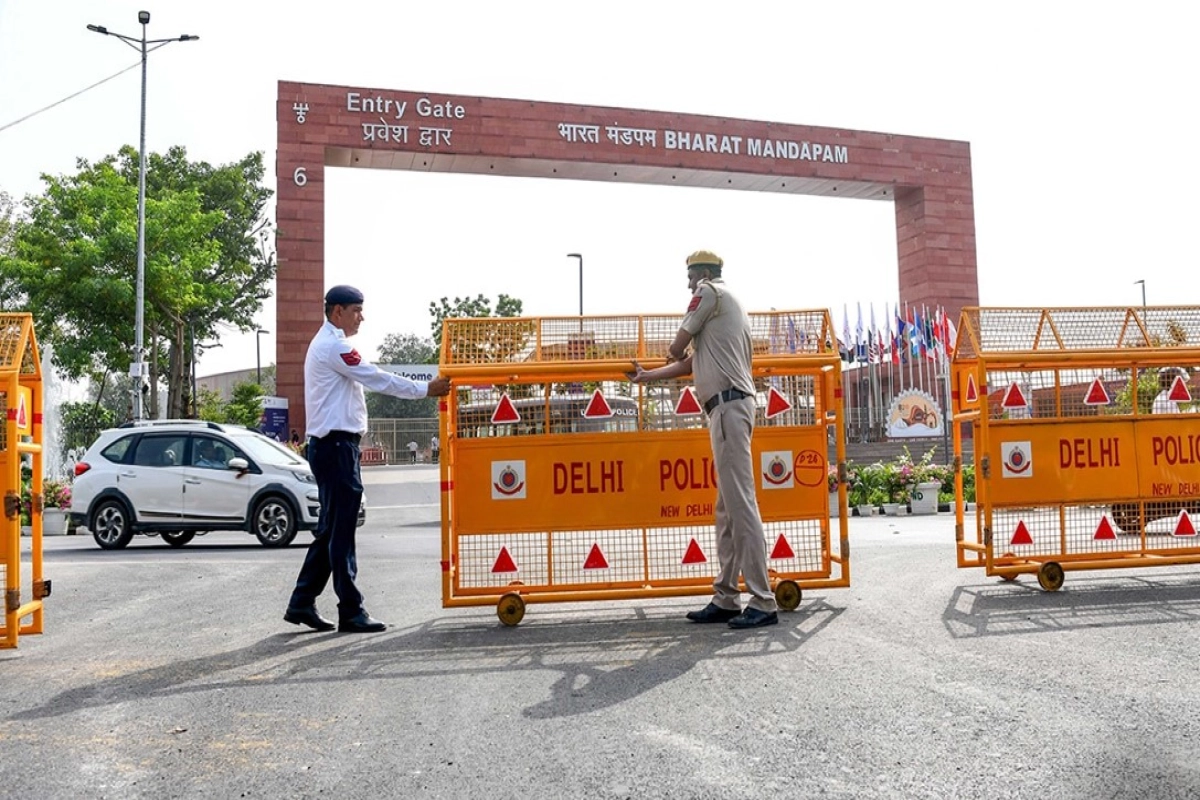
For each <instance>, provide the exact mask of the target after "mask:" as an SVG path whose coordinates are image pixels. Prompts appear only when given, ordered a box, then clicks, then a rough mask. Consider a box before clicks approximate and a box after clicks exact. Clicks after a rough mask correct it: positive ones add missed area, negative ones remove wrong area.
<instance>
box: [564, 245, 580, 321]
mask: <svg viewBox="0 0 1200 800" xmlns="http://www.w3.org/2000/svg"><path fill="white" fill-rule="evenodd" d="M567 258H577V259H579V316H581V317H582V316H583V256H582V255H580V254H579V253H567Z"/></svg>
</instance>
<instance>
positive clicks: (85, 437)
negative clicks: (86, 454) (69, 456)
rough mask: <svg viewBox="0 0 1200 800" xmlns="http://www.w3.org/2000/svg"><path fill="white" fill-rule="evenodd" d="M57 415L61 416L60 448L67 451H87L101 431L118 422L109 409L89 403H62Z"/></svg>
mask: <svg viewBox="0 0 1200 800" xmlns="http://www.w3.org/2000/svg"><path fill="white" fill-rule="evenodd" d="M59 413H60V414H61V415H62V437H61V438H62V446H63V447H64V448H65V449H68V450H70V449H72V448H74V449H76V450H80V451H82V450H85V449H87V448H88V447H90V446H91V444H92V442H94V441H96V437H97V436H99V435H100V432H101V431H102V430H104V429H105V428H111V427H113V426H114V425H116V424H117V422H118V420H117V415H116V414H114V413H113V412H112V410H111V409H108V408H105V407H104V406H102V405H99V404H97V403H93V402H90V401H89V402H86V403H79V402H73V401H68V402H65V403H62V404H61V405H60V406H59Z"/></svg>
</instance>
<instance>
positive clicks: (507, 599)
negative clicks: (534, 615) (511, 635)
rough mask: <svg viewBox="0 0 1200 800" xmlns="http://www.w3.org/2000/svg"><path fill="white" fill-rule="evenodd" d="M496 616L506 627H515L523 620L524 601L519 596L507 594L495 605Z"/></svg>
mask: <svg viewBox="0 0 1200 800" xmlns="http://www.w3.org/2000/svg"><path fill="white" fill-rule="evenodd" d="M496 616H497V617H499V618H500V621H501V622H503V623H504V624H505V625H507V626H508V627H510V628H512V627H515V626H516V625H517V624H518V623H520V621H521V620H522V619H524V618H525V601H524V600H522V599H521V595H519V594H515V593H513V592H509V593H508V594H506V595H504V596H503V597H501V598H500V602H499V603H496Z"/></svg>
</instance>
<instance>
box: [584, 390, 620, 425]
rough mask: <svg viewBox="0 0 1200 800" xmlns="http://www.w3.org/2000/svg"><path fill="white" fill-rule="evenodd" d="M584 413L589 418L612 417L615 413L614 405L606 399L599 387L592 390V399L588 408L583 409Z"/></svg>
mask: <svg viewBox="0 0 1200 800" xmlns="http://www.w3.org/2000/svg"><path fill="white" fill-rule="evenodd" d="M583 415H584V416H585V417H588V418H589V419H594V418H596V417H611V416H612V415H613V410H612V406H610V405H609V404H608V401H607V400H605V399H604V395H602V394H600V390H599V389H597V390H596V391H594V392H592V399H591V400H590V401H589V402H588V406H587V408H585V409H584V410H583Z"/></svg>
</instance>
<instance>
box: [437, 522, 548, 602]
mask: <svg viewBox="0 0 1200 800" xmlns="http://www.w3.org/2000/svg"><path fill="white" fill-rule="evenodd" d="M548 541H549V535H548V534H547V533H545V532H544V531H540V532H536V533H504V534H486V535H475V534H462V535H460V536H459V537H458V572H457V573H456V580H457V583H458V585H459V586H460V587H462V588H476V587H493V588H494V587H503V586H508V585H510V584H513V583H515V582H519V583H522V584H526V585H531V586H544V585H546V584H547V583H548V582H549V578H550V564H549V559H548V555H549V550H548V548H547V546H546V543H547V542H548ZM502 552H503V555H502ZM509 566H513V567H516V569H515V570H510V569H508V567H509Z"/></svg>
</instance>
